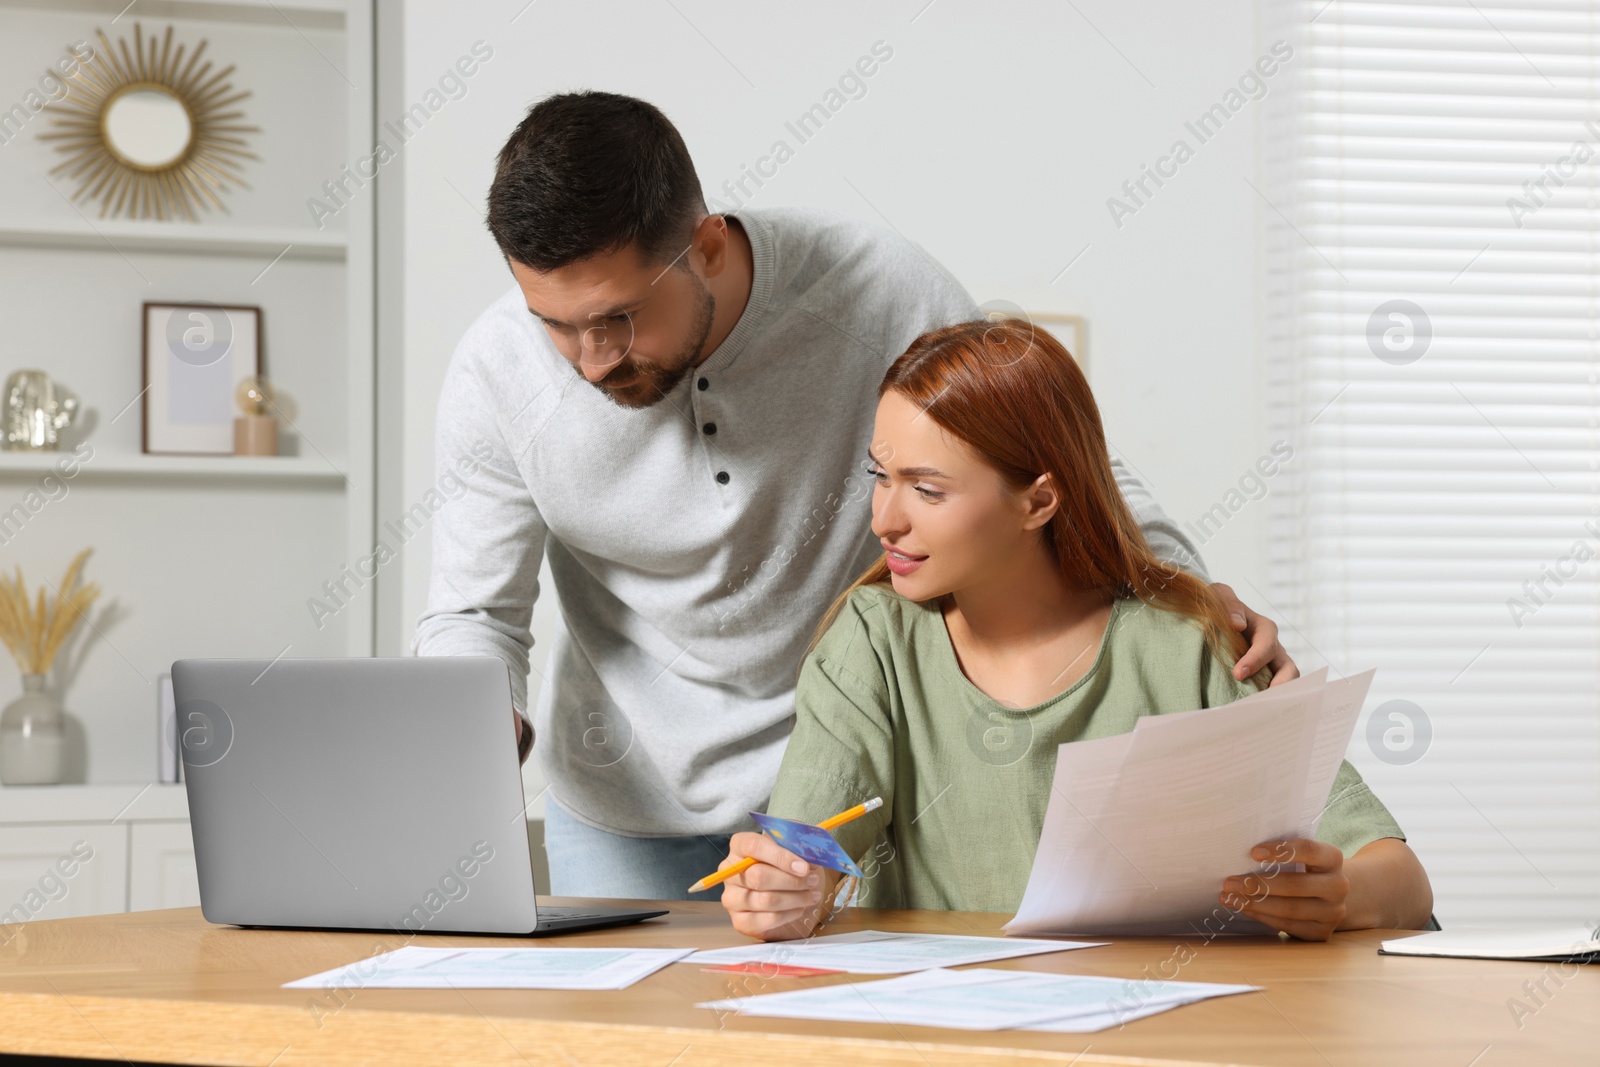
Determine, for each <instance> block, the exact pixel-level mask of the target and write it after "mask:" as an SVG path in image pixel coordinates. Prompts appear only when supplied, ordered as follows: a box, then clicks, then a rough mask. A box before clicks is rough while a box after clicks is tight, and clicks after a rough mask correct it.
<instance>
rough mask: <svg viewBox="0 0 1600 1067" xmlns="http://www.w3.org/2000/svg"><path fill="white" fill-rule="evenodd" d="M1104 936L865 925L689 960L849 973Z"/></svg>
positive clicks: (956, 961) (1035, 950)
mask: <svg viewBox="0 0 1600 1067" xmlns="http://www.w3.org/2000/svg"><path fill="white" fill-rule="evenodd" d="M1103 944H1105V942H1103V941H1093V942H1090V941H1029V940H1026V939H1023V938H1016V937H965V936H957V935H949V934H892V933H884V932H883V931H881V930H861V931H859V932H857V933H851V934H828V935H826V936H823V937H810V938H805V939H802V940H798V941H775V942H771V943H769V944H763V945H739V946H736V947H734V948H715V949H708V950H707V951H705V952H696V953H695V954H694V955H693V956H690V957H689V958H688V959H687V960H685V961H684V962H685V963H699V964H722V963H784V964H792V965H794V966H797V967H826V968H828V969H830V970H835V971H848V972H849V973H850V974H903V973H905V972H907V971H925V970H928V969H930V968H934V967H960V966H963V965H965V964H969V963H993V962H994V961H995V960H1008V959H1013V958H1015V957H1017V956H1036V955H1040V954H1042V953H1046V952H1065V951H1067V950H1068V949H1074V948H1094V947H1096V946H1097V945H1103Z"/></svg>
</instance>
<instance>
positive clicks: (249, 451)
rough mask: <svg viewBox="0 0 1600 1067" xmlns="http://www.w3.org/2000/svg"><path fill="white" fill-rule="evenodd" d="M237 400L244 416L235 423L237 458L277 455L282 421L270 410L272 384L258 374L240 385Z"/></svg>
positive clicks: (234, 445) (235, 450)
mask: <svg viewBox="0 0 1600 1067" xmlns="http://www.w3.org/2000/svg"><path fill="white" fill-rule="evenodd" d="M234 399H236V400H237V401H238V402H239V410H241V411H243V412H244V414H243V415H241V416H239V417H238V418H236V419H234V420H233V454H234V455H236V456H276V455H277V454H278V420H277V418H276V416H273V415H269V414H268V413H267V409H268V408H271V407H274V406H275V405H274V404H273V402H272V384H271V383H270V382H268V381H267V380H266V378H264V377H261V376H260V375H257V376H255V377H253V378H246V379H245V380H244V381H242V382H240V383H239V389H238V392H236V393H234Z"/></svg>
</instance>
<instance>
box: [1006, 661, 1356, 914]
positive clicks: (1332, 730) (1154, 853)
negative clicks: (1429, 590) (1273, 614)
mask: <svg viewBox="0 0 1600 1067" xmlns="http://www.w3.org/2000/svg"><path fill="white" fill-rule="evenodd" d="M1372 675H1373V672H1372V671H1367V672H1366V673H1364V674H1359V675H1355V676H1352V677H1350V678H1342V679H1339V680H1337V681H1332V682H1330V681H1328V680H1327V679H1326V675H1325V672H1318V673H1317V674H1315V675H1312V676H1310V677H1307V678H1302V679H1297V680H1296V681H1294V682H1290V683H1288V684H1286V685H1282V686H1279V687H1277V688H1276V689H1269V690H1264V691H1262V692H1260V693H1255V694H1252V695H1251V696H1248V697H1245V698H1244V699H1242V700H1237V701H1234V702H1233V703H1232V704H1225V705H1222V706H1221V707H1216V708H1204V709H1200V710H1197V711H1188V712H1180V713H1177V714H1173V715H1146V716H1143V717H1141V718H1140V719H1139V720H1138V721H1137V723H1136V724H1135V726H1134V729H1132V730H1130V731H1129V732H1127V733H1124V734H1117V735H1114V736H1111V737H1102V738H1097V739H1095V740H1092V741H1076V742H1070V743H1068V744H1065V745H1062V746H1061V747H1060V749H1059V750H1058V754H1057V758H1056V773H1055V781H1054V784H1053V786H1052V789H1051V794H1050V802H1049V806H1048V807H1047V809H1046V811H1045V818H1044V827H1043V831H1042V832H1041V834H1040V835H1039V848H1038V851H1037V852H1036V853H1035V855H1034V860H1033V869H1032V871H1031V872H1030V873H1029V877H1028V885H1027V888H1026V890H1025V891H1024V893H1023V898H1022V903H1021V904H1020V905H1019V907H1018V909H1017V914H1016V916H1015V917H1014V918H1013V919H1012V920H1011V921H1010V922H1009V923H1007V924H1006V926H1005V929H1006V930H1007V932H1009V933H1014V934H1090V935H1094V934H1104V935H1130V936H1137V935H1154V934H1160V935H1166V934H1190V933H1197V932H1198V933H1207V932H1213V931H1214V932H1216V933H1228V934H1261V933H1271V932H1272V931H1271V929H1270V928H1269V927H1267V926H1266V925H1264V924H1262V923H1259V922H1256V921H1255V920H1253V919H1248V918H1246V917H1244V916H1242V915H1239V914H1238V913H1236V912H1230V911H1229V910H1228V909H1226V908H1224V907H1222V905H1220V904H1219V903H1218V902H1217V895H1218V894H1219V893H1220V892H1221V891H1222V882H1223V879H1224V878H1226V877H1228V876H1229V875H1234V874H1244V873H1246V872H1249V871H1255V870H1263V869H1269V868H1270V867H1271V863H1272V861H1271V860H1268V861H1266V862H1264V863H1263V862H1258V861H1255V860H1252V859H1251V858H1250V850H1251V848H1253V847H1254V846H1256V845H1257V844H1260V843H1261V842H1262V841H1270V840H1275V839H1284V838H1294V837H1311V836H1313V835H1314V834H1315V833H1316V829H1317V823H1318V821H1319V820H1320V819H1321V817H1322V812H1323V809H1324V807H1325V806H1326V805H1327V803H1328V792H1329V790H1330V789H1331V788H1332V786H1333V781H1334V778H1335V777H1336V776H1337V775H1338V773H1339V764H1340V762H1341V760H1342V759H1343V756H1344V752H1345V749H1346V748H1348V747H1349V744H1350V737H1351V735H1352V734H1353V733H1354V731H1355V724H1356V719H1357V718H1358V717H1359V716H1360V713H1361V704H1362V701H1363V700H1365V699H1366V695H1367V690H1368V689H1369V688H1370V686H1371V684H1372ZM1292 869H1294V870H1299V869H1300V867H1299V865H1295V866H1294V867H1293V868H1292ZM1208 920H1209V922H1208Z"/></svg>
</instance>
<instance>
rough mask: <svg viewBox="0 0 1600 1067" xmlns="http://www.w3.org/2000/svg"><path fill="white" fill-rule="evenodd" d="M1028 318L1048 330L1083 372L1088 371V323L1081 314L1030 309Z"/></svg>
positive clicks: (1086, 372)
mask: <svg viewBox="0 0 1600 1067" xmlns="http://www.w3.org/2000/svg"><path fill="white" fill-rule="evenodd" d="M1027 314H1028V319H1029V320H1030V321H1031V322H1032V323H1033V324H1034V325H1035V326H1037V327H1039V328H1041V329H1044V330H1048V331H1050V333H1051V334H1053V335H1054V336H1055V338H1056V340H1058V341H1060V342H1061V343H1062V344H1063V345H1065V346H1066V349H1067V351H1068V352H1069V353H1071V355H1072V358H1073V359H1075V360H1077V361H1078V366H1079V367H1081V368H1083V373H1084V374H1085V375H1087V374H1088V373H1089V352H1088V340H1089V336H1088V333H1089V331H1088V323H1087V322H1086V321H1085V320H1084V317H1083V316H1082V315H1065V314H1059V313H1057V312H1053V311H1030V312H1028V313H1027Z"/></svg>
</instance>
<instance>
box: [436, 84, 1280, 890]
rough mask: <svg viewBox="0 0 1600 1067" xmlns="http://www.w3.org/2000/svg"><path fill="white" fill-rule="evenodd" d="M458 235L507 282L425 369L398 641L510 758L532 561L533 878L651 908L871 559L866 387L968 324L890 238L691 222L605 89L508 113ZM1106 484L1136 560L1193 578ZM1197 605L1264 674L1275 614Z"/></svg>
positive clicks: (641, 117)
mask: <svg viewBox="0 0 1600 1067" xmlns="http://www.w3.org/2000/svg"><path fill="white" fill-rule="evenodd" d="M488 225H489V229H490V232H491V233H492V234H493V235H494V238H495V241H496V242H497V244H498V245H499V247H500V250H501V251H502V253H504V255H505V257H506V261H507V263H508V265H509V266H510V269H511V273H512V276H513V277H514V278H515V280H516V287H515V288H514V289H512V290H511V291H510V292H508V293H506V295H505V296H503V297H501V298H500V299H499V300H497V301H496V302H495V303H494V304H492V305H491V306H490V307H489V308H488V310H487V311H485V312H484V313H483V315H481V316H480V317H479V318H478V320H477V321H476V322H475V323H474V324H473V325H472V327H471V328H470V329H469V330H468V331H467V333H466V335H465V336H464V337H463V338H462V340H461V343H460V344H459V345H458V347H457V348H456V351H455V354H454V356H453V358H452V360H451V364H450V368H449V371H448V373H447V375H446V378H445V383H444V387H443V391H442V395H441V396H440V401H439V417H438V429H437V435H438V436H437V452H438V462H439V464H440V465H441V468H443V467H444V466H445V465H447V464H454V463H455V461H456V460H457V459H458V458H460V457H464V456H465V455H466V454H467V453H468V452H469V451H470V452H471V453H472V454H473V455H475V456H476V457H478V458H480V459H482V460H483V462H482V463H481V466H480V467H479V469H478V471H477V473H476V474H474V475H473V476H472V478H470V479H469V480H468V484H467V489H466V492H465V494H464V495H462V496H461V497H460V498H459V499H457V500H456V501H454V502H452V503H451V504H450V506H449V507H447V508H445V509H444V510H442V511H441V512H440V513H439V514H438V516H437V517H436V518H435V519H434V530H433V545H434V560H433V577H432V582H431V584H430V588H429V595H428V607H427V610H426V611H425V612H424V613H423V615H422V617H421V619H420V620H419V622H418V626H417V633H416V637H415V639H414V641H413V648H414V650H415V651H416V652H417V653H418V654H420V655H495V656H499V657H501V658H502V659H504V660H505V662H506V663H507V664H508V665H509V667H510V669H511V677H512V686H513V704H514V705H515V708H516V710H517V717H516V724H517V734H518V738H519V744H520V746H521V748H520V751H521V754H522V757H523V758H524V759H526V757H527V751H528V747H529V746H530V745H531V744H532V739H533V736H534V731H533V730H532V729H531V728H530V727H529V726H528V725H527V724H526V723H525V722H524V721H523V709H526V708H527V674H528V653H529V648H530V646H531V643H532V638H531V635H530V632H529V622H530V619H531V616H532V611H533V604H534V600H535V598H536V597H537V596H538V593H539V586H538V576H539V567H540V561H541V559H542V558H543V557H544V556H546V555H548V557H549V560H550V571H551V574H552V575H553V577H554V579H555V585H556V593H557V596H558V598H559V600H560V605H561V612H560V622H559V624H558V627H557V630H556V634H555V638H554V642H553V644H552V647H551V650H550V657H549V670H548V672H547V673H546V675H545V677H544V684H543V685H542V686H541V688H540V692H539V703H538V707H537V709H536V710H535V713H534V719H535V722H536V724H537V730H538V736H539V738H540V745H539V749H540V754H541V767H542V769H543V771H544V775H545V777H546V779H547V780H548V781H549V783H550V793H549V796H548V798H547V804H546V812H547V816H546V824H545V829H546V847H547V850H548V852H549V858H550V871H551V891H552V892H553V893H556V894H559V895H579V896H600V897H643V898H652V899H664V898H681V897H682V896H684V890H685V887H686V886H688V885H689V884H691V883H692V882H694V881H695V880H696V879H697V878H699V877H700V876H701V875H703V874H706V873H708V872H710V871H713V870H715V869H716V867H717V864H718V862H719V861H720V860H721V859H722V858H723V857H724V856H725V855H726V854H727V841H728V835H729V834H731V833H733V832H734V831H737V830H740V829H745V828H747V827H748V826H749V820H748V818H747V815H746V813H747V812H749V811H751V810H755V809H760V808H762V807H763V806H764V805H765V803H766V800H767V796H768V793H769V791H770V789H771V787H772V784H773V781H774V779H775V777H776V773H777V768H778V762H779V759H780V757H781V756H782V753H783V747H784V743H785V740H786V739H787V737H788V734H789V730H790V727H791V724H792V720H793V699H792V698H793V692H794V683H795V678H796V676H797V674H798V672H799V667H800V661H801V658H802V656H803V654H804V652H805V649H806V646H807V643H808V642H809V640H810V638H811V636H812V631H813V629H814V627H815V626H816V624H817V621H818V619H819V618H820V616H821V614H822V612H823V610H824V609H825V608H826V607H827V605H828V603H829V602H830V601H831V600H832V598H833V597H834V596H835V595H836V594H837V593H838V592H839V591H840V590H841V589H843V588H844V587H845V586H846V585H847V584H848V583H849V582H850V580H851V579H852V578H853V577H855V576H856V575H857V574H859V573H860V572H861V571H862V570H864V569H865V568H866V567H867V565H868V564H870V563H871V562H873V560H874V559H875V558H876V557H877V556H878V554H879V553H880V552H881V551H882V549H881V548H880V547H879V545H878V543H877V541H876V539H874V538H873V536H872V534H871V532H870V530H869V522H870V518H871V511H870V504H871V486H872V480H871V478H870V476H869V475H868V474H867V473H866V462H867V447H868V444H869V443H870V442H869V438H870V436H871V428H872V421H873V413H874V410H875V408H876V403H877V386H878V383H879V382H880V380H881V379H882V377H883V373H884V371H885V370H886V369H887V367H888V365H889V364H890V363H891V362H893V360H894V359H895V358H896V357H897V356H899V355H900V353H901V352H902V351H904V350H905V348H906V346H907V345H909V344H910V342H911V341H912V339H913V338H915V337H917V336H918V335H919V334H921V333H923V332H925V331H927V330H929V329H932V328H935V327H938V326H943V325H947V324H949V323H952V322H957V321H963V320H967V319H971V318H974V317H976V316H977V315H978V309H977V307H976V306H975V305H974V304H973V301H972V298H971V297H970V296H968V295H967V293H966V291H965V290H964V289H963V288H962V287H961V285H960V284H959V283H958V282H956V281H955V280H954V279H953V278H952V277H951V276H950V275H949V274H948V273H947V272H946V271H944V270H943V268H941V267H940V266H939V265H938V264H936V263H934V262H933V260H932V259H930V258H929V257H928V256H927V255H926V254H925V253H923V252H922V251H921V250H920V249H919V248H917V247H916V246H915V245H912V244H910V243H909V242H907V241H906V240H904V239H903V238H900V237H898V236H896V235H894V234H892V233H885V232H882V231H879V230H877V229H875V228H870V227H867V226H863V225H860V224H857V223H854V222H850V221H846V220H843V219H840V218H834V217H830V216H826V215H823V214H820V213H813V212H806V211H800V210H771V211H739V212H737V213H726V214H719V215H713V214H708V213H707V211H706V206H705V202H704V200H703V198H702V196H701V191H700V182H699V179H698V177H697V176H696V174H695V170H694V165H693V163H692V162H691V161H690V158H689V153H688V151H687V149H686V148H685V147H684V143H683V140H682V138H681V137H680V136H679V135H678V132H677V130H676V129H675V128H674V127H673V126H672V124H671V123H670V122H668V121H667V119H666V117H665V116H664V115H662V114H661V112H660V111H658V110H657V109H656V108H654V107H652V106H651V105H649V104H647V103H644V102H643V101H640V100H635V99H632V98H629V97H625V96H617V95H613V94H609V93H575V94H563V95H558V96H552V97H550V98H548V99H546V100H544V101H541V102H540V103H538V104H536V105H535V106H534V107H533V108H532V109H531V110H530V111H529V112H528V115H527V117H526V118H525V119H524V120H523V122H522V123H521V125H519V126H518V127H517V129H516V132H514V133H513V134H512V135H511V138H510V140H509V141H507V142H506V145H505V147H504V148H503V149H502V150H501V152H500V157H499V162H498V166H497V168H496V172H495V177H494V182H493V184H492V185H491V187H490V190H489V217H488ZM484 457H487V458H484ZM1117 476H1118V479H1119V484H1120V485H1121V487H1122V489H1123V493H1124V495H1125V496H1126V497H1127V499H1128V502H1129V504H1130V505H1131V506H1132V508H1133V510H1134V512H1135V514H1136V515H1137V516H1138V517H1139V519H1140V522H1141V524H1142V526H1143V528H1144V531H1145V535H1146V537H1147V538H1149V540H1150V542H1151V545H1152V546H1153V547H1154V548H1155V549H1156V551H1157V553H1158V554H1160V555H1161V556H1162V557H1163V558H1166V559H1169V560H1177V561H1180V562H1182V563H1183V565H1185V566H1187V567H1188V568H1190V569H1191V570H1194V571H1196V572H1200V562H1199V560H1198V558H1197V556H1196V554H1195V552H1194V547H1193V546H1192V545H1190V544H1189V543H1188V542H1187V541H1186V540H1185V539H1184V537H1183V535H1182V533H1180V532H1179V530H1178V528H1177V527H1176V526H1175V525H1174V524H1173V523H1172V522H1171V521H1169V520H1168V519H1167V517H1166V516H1165V515H1164V514H1163V513H1162V512H1161V509H1160V508H1159V507H1157V506H1156V504H1155V502H1154V501H1153V500H1152V499H1151V498H1150V496H1149V494H1148V493H1147V492H1146V491H1145V490H1144V488H1143V486H1141V485H1140V484H1139V482H1138V481H1137V480H1136V479H1134V478H1133V477H1132V476H1131V475H1130V474H1128V472H1127V471H1126V470H1125V469H1123V468H1122V467H1121V466H1120V465H1118V469H1117ZM1218 588H1219V590H1220V591H1221V592H1222V593H1223V595H1224V597H1225V599H1226V600H1227V602H1228V603H1229V604H1230V606H1231V607H1232V608H1233V610H1234V611H1235V613H1236V614H1237V616H1238V618H1237V619H1236V622H1237V624H1238V625H1239V626H1240V628H1241V629H1244V630H1245V631H1246V633H1247V634H1249V635H1250V636H1251V637H1252V646H1251V650H1250V652H1249V654H1248V655H1247V656H1246V657H1245V658H1244V659H1243V660H1241V661H1240V665H1239V671H1240V672H1241V673H1240V676H1241V677H1244V676H1247V675H1249V674H1251V673H1254V672H1255V671H1256V670H1258V669H1259V668H1260V667H1261V666H1262V665H1264V664H1268V663H1270V664H1271V665H1272V666H1273V667H1274V670H1275V671H1277V672H1278V677H1279V678H1280V680H1281V679H1286V678H1289V677H1293V676H1294V667H1293V664H1292V663H1290V662H1289V659H1288V657H1287V655H1286V654H1285V653H1284V652H1283V650H1282V648H1281V647H1279V645H1278V642H1277V628H1276V626H1274V625H1273V624H1272V622H1271V621H1270V620H1267V619H1265V618H1262V617H1260V616H1257V615H1255V614H1254V613H1252V612H1249V611H1248V609H1246V608H1245V607H1244V605H1242V604H1239V603H1238V601H1237V600H1236V599H1235V598H1234V597H1233V594H1232V592H1231V591H1230V590H1228V589H1227V587H1225V586H1220V587H1218ZM706 899H712V897H711V896H710V895H708V896H707V897H706Z"/></svg>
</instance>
